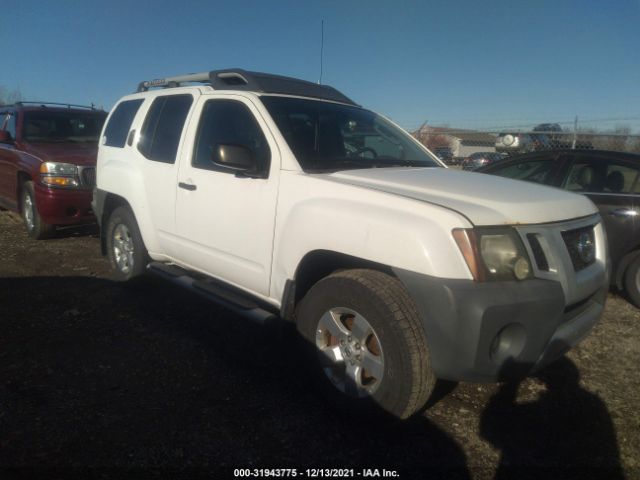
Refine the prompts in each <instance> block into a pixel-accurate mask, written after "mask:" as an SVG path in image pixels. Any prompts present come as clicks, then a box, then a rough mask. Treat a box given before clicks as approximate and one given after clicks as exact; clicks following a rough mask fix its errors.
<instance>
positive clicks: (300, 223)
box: [271, 175, 472, 298]
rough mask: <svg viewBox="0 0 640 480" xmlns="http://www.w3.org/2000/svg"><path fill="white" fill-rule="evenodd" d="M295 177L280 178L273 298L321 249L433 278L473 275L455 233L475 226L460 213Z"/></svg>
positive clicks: (362, 190) (310, 178)
mask: <svg viewBox="0 0 640 480" xmlns="http://www.w3.org/2000/svg"><path fill="white" fill-rule="evenodd" d="M290 177H291V176H290V175H283V177H282V179H281V182H282V183H281V195H280V202H279V206H278V214H277V222H276V225H277V227H276V235H275V242H274V245H275V248H274V262H273V272H272V275H273V276H272V290H271V296H275V298H281V295H282V292H283V290H284V286H285V282H286V280H287V279H292V278H294V276H295V272H296V269H297V266H298V265H299V263H300V262H301V260H302V259H303V258H304V257H305V255H307V254H308V253H309V252H312V251H315V250H325V251H332V252H337V253H341V254H345V255H349V256H352V257H356V258H360V259H363V260H368V261H371V262H376V263H379V264H383V265H387V266H389V267H393V268H399V269H404V270H409V271H412V272H416V273H423V274H427V275H431V276H437V277H444V278H459V279H462V278H464V279H471V278H472V277H471V274H470V272H469V269H468V267H467V265H466V263H465V262H464V259H463V258H462V255H461V254H460V252H459V249H458V247H457V245H456V243H455V240H454V239H453V237H452V235H451V230H453V229H454V228H468V227H471V225H470V224H469V222H468V221H467V220H466V219H465V218H464V217H462V216H461V215H459V214H457V213H456V212H453V211H451V210H447V209H445V208H442V207H439V206H436V205H431V204H427V203H424V202H420V201H418V200H413V199H408V198H405V197H399V196H397V195H393V194H388V193H383V192H379V191H374V190H369V189H366V188H362V187H355V186H353V185H341V184H335V183H332V184H331V185H330V189H327V188H326V183H325V182H323V181H322V180H319V179H314V178H313V177H309V176H304V175H299V176H298V175H296V178H295V179H291V178H290ZM323 184H324V185H323ZM328 194H329V195H328Z"/></svg>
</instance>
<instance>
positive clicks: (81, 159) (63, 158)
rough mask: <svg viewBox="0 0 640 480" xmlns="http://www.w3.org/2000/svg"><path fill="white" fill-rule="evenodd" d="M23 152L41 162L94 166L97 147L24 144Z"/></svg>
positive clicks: (69, 144)
mask: <svg viewBox="0 0 640 480" xmlns="http://www.w3.org/2000/svg"><path fill="white" fill-rule="evenodd" d="M23 151H25V152H26V153H29V154H31V155H33V156H35V157H38V158H39V159H41V160H42V161H43V162H64V163H73V164H75V165H83V166H85V165H95V164H96V157H97V155H98V145H97V144H95V143H35V144H34V143H25V144H23Z"/></svg>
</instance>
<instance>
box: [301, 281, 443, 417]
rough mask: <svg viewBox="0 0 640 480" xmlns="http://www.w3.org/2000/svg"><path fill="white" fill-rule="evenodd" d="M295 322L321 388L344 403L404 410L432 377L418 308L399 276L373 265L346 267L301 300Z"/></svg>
mask: <svg viewBox="0 0 640 480" xmlns="http://www.w3.org/2000/svg"><path fill="white" fill-rule="evenodd" d="M297 326H298V330H299V332H300V334H301V336H302V338H303V340H304V343H305V345H304V346H305V348H306V350H307V351H308V352H309V353H310V355H309V357H310V360H311V362H312V365H313V369H314V370H315V375H316V378H317V380H318V382H317V383H318V385H319V386H320V387H321V390H322V392H323V393H324V394H325V395H326V396H327V397H328V398H329V399H330V400H331V401H333V402H334V403H337V404H338V405H339V406H341V407H348V408H350V409H354V410H357V411H358V412H357V413H361V412H369V411H371V410H372V409H373V410H378V411H384V412H386V413H389V414H391V415H393V416H395V417H398V418H403V419H404V418H407V417H409V416H411V415H412V414H413V413H415V412H416V411H417V410H418V409H420V408H421V407H422V406H423V405H424V404H425V403H426V401H427V399H428V397H429V396H430V394H431V392H432V390H433V387H434V384H435V377H434V375H433V372H432V371H431V368H430V362H429V352H428V349H427V341H426V337H425V335H424V331H423V329H422V326H421V324H420V320H419V316H418V313H417V311H416V309H415V306H414V305H413V302H412V301H411V298H410V297H409V295H408V294H407V292H406V290H405V289H404V287H403V286H402V284H401V283H400V281H399V280H398V279H396V278H394V277H391V276H389V275H386V274H384V273H382V272H378V271H375V270H345V271H342V272H337V273H334V274H332V275H330V276H328V277H326V278H324V279H323V280H321V281H319V282H318V283H317V284H316V285H314V286H313V287H312V288H311V290H309V292H308V293H307V295H305V297H304V299H303V300H302V301H301V303H300V305H299V308H298V314H297Z"/></svg>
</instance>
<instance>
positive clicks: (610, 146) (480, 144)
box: [413, 124, 640, 164]
mask: <svg viewBox="0 0 640 480" xmlns="http://www.w3.org/2000/svg"><path fill="white" fill-rule="evenodd" d="M413 135H414V137H415V138H417V139H418V140H419V141H420V142H421V143H422V144H423V145H425V146H426V147H427V148H429V150H431V151H432V152H433V153H435V154H436V155H438V156H439V157H440V158H441V159H443V160H444V161H445V162H447V163H450V164H457V163H460V162H461V161H463V160H464V159H469V158H470V157H472V156H478V155H481V154H486V155H489V154H494V155H501V156H505V155H514V154H521V153H529V152H536V151H547V150H563V149H587V150H608V151H616V152H629V153H636V154H640V135H639V134H635V133H631V130H630V129H629V128H626V127H620V128H616V129H613V130H612V131H606V132H602V131H600V132H598V131H594V130H580V129H576V130H574V131H567V130H563V129H562V128H561V127H560V126H559V125H558V124H541V125H538V126H536V127H534V128H532V129H529V130H523V129H517V128H513V129H510V128H501V129H496V130H469V129H456V128H449V127H431V126H426V125H423V126H422V127H420V128H419V129H417V130H416V131H414V132H413Z"/></svg>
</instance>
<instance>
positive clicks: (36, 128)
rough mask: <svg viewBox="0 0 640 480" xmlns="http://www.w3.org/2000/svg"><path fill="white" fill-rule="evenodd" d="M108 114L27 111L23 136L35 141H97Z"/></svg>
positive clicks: (27, 139)
mask: <svg viewBox="0 0 640 480" xmlns="http://www.w3.org/2000/svg"><path fill="white" fill-rule="evenodd" d="M106 116H107V114H106V113H104V112H99V113H84V112H72V111H69V112H43V111H27V112H25V114H24V129H23V132H22V137H23V138H24V140H25V141H27V142H33V143H45V142H46V143H69V142H71V143H97V142H98V137H99V136H100V131H101V130H102V124H103V123H104V120H105V118H106Z"/></svg>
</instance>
